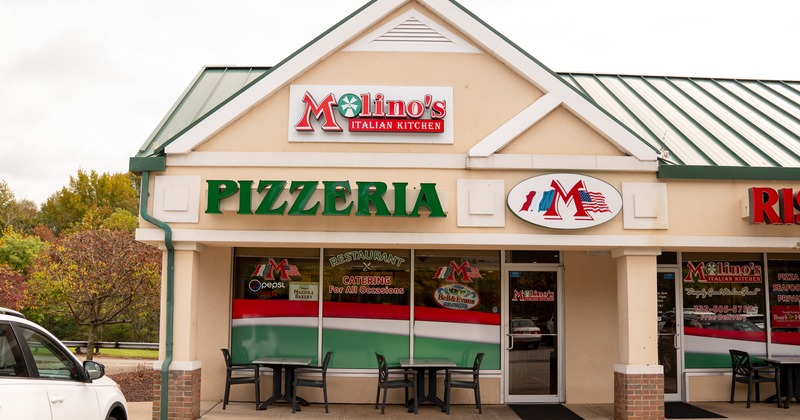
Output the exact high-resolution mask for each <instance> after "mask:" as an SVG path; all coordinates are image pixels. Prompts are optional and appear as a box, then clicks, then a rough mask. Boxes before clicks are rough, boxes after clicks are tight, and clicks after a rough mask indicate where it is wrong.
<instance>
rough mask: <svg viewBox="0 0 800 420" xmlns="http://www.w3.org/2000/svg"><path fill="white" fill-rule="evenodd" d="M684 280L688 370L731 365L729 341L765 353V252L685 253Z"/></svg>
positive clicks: (755, 352) (746, 349) (684, 327)
mask: <svg viewBox="0 0 800 420" xmlns="http://www.w3.org/2000/svg"><path fill="white" fill-rule="evenodd" d="M682 278H683V330H684V343H685V360H686V367H687V368H715V367H730V355H729V353H728V350H729V349H730V348H731V344H730V343H731V341H730V340H736V341H737V348H738V349H739V350H744V351H747V352H749V353H750V354H752V355H754V356H757V355H765V354H766V333H765V332H764V330H763V326H759V325H758V324H757V322H753V321H754V320H756V321H757V320H758V319H759V317H760V319H762V320H763V318H764V313H765V310H764V305H765V302H766V295H765V290H764V264H763V261H762V258H761V254H690V253H687V254H683V276H682Z"/></svg>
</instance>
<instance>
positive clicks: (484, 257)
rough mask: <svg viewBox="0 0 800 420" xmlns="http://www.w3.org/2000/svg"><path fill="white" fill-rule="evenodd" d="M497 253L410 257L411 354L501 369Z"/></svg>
mask: <svg viewBox="0 0 800 420" xmlns="http://www.w3.org/2000/svg"><path fill="white" fill-rule="evenodd" d="M501 277H502V273H501V271H500V252H498V251H449V250H417V251H415V253H414V355H415V356H417V357H448V358H450V359H453V360H455V361H456V362H457V363H458V364H459V365H460V366H471V363H472V361H473V360H474V358H475V354H476V353H478V352H483V353H485V356H484V359H483V365H482V366H484V367H485V368H486V369H499V368H500V347H499V346H500V305H501V293H500V284H501V283H500V281H501Z"/></svg>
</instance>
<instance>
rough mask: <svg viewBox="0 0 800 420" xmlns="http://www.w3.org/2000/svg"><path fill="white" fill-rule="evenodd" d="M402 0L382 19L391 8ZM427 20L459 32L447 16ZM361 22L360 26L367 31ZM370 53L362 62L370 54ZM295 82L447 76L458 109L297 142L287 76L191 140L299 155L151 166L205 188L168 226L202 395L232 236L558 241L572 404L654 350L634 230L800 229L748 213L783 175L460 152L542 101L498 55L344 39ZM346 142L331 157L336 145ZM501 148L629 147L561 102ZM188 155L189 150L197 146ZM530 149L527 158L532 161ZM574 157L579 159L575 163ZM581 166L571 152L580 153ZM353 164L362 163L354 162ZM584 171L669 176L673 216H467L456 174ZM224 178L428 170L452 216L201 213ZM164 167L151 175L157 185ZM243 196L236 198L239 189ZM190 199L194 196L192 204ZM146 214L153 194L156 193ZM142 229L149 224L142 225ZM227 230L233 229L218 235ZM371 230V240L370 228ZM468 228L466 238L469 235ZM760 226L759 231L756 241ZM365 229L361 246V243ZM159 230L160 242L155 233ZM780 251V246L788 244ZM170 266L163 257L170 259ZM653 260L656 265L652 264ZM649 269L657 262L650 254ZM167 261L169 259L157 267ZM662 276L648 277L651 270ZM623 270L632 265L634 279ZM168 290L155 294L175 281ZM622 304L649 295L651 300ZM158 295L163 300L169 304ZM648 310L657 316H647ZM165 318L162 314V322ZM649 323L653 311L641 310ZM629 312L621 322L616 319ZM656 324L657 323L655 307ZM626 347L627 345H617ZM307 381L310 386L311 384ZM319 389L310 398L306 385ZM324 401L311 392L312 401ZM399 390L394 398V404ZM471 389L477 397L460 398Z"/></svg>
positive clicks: (346, 394) (370, 385)
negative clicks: (573, 223)
mask: <svg viewBox="0 0 800 420" xmlns="http://www.w3.org/2000/svg"><path fill="white" fill-rule="evenodd" d="M405 10H407V7H406V8H403V9H402V10H399V11H397V12H395V13H394V14H392V16H389V17H387V18H386V19H385V20H384V22H386V21H388V20H390V19H392V18H393V17H395V16H398V15H399V14H400V13H402V12H403V11H405ZM432 18H433V19H434V20H436V21H437V22H439V23H440V24H442V25H444V26H445V27H447V28H449V29H450V30H453V28H452V27H450V26H448V25H447V24H446V23H445V22H443V21H442V20H441V19H438V18H436V17H432ZM366 31H367V29H365V32H366ZM365 63H368V64H369V65H365ZM291 83H292V84H307V85H375V86H451V87H452V88H453V102H454V103H452V104H450V106H451V107H452V108H450V109H451V110H452V112H453V115H454V124H455V126H454V127H451V128H450V129H451V130H453V132H454V143H453V144H450V145H442V144H397V143H392V144H376V143H369V144H353V143H346V144H342V143H334V142H331V143H290V142H288V141H287V137H288V135H289V129H290V128H289V127H290V121H289V120H288V119H289V116H288V115H289V112H288V106H289V87H288V86H283V87H282V88H280V89H278V90H277V91H276V92H274V93H273V94H272V95H271V96H269V97H267V98H266V99H265V100H264V101H263V102H261V103H259V104H256V105H255V106H254V107H253V108H252V109H251V110H250V111H249V112H248V113H247V114H245V115H243V116H242V117H241V118H239V119H237V120H236V121H234V122H233V123H231V124H230V125H228V126H226V127H224V128H222V130H221V131H219V132H218V133H217V134H215V135H214V136H213V137H211V138H210V139H209V140H208V141H206V142H204V143H202V144H201V145H199V146H198V147H197V148H196V149H195V151H197V152H204V153H209V154H211V155H212V156H214V157H215V158H216V159H223V160H224V159H225V154H228V153H235V152H242V153H244V154H248V153H261V152H263V153H274V152H291V153H296V155H293V156H294V157H293V158H294V159H296V160H295V161H292V162H288V163H291V164H287V165H286V166H281V165H263V166H258V165H251V166H239V165H238V164H237V163H236V162H231V161H228V160H226V161H225V163H222V164H220V163H218V162H214V164H213V165H205V164H196V165H192V164H185V163H182V164H181V165H177V164H174V162H176V161H179V160H180V159H182V158H186V157H185V156H177V157H176V156H168V158H167V164H168V168H167V170H166V171H165V172H164V173H158V174H155V175H156V176H180V175H193V176H198V177H199V179H200V184H201V191H202V192H201V194H200V197H199V200H200V214H199V216H198V217H199V221H198V223H170V224H171V226H172V228H173V229H175V230H176V231H177V232H178V234H177V237H178V245H179V248H178V251H176V262H175V273H176V289H175V294H176V297H175V332H174V334H175V335H174V341H175V343H176V344H175V360H176V361H180V362H199V364H200V365H201V367H202V391H201V392H202V396H201V397H202V399H204V400H214V399H220V398H221V397H222V394H223V389H224V376H225V369H224V363H223V360H222V356H221V354H220V351H219V349H220V348H222V347H226V346H228V344H229V336H228V335H229V333H230V316H231V315H230V305H231V298H230V296H231V291H230V287H231V267H232V260H231V255H232V251H231V250H232V248H231V247H232V246H262V247H293V246H302V247H312V248H319V247H331V246H358V245H364V246H368V245H370V244H373V243H376V241H380V242H381V244H382V245H381V246H383V247H386V245H387V244H389V245H390V246H392V247H400V248H410V247H415V246H416V245H417V242H414V241H419V243H422V242H424V245H423V247H426V248H431V247H438V248H445V249H458V248H470V247H475V248H487V249H504V250H509V249H539V250H542V249H548V250H549V249H556V250H562V251H564V254H563V266H564V276H563V281H564V320H563V322H564V325H565V337H564V346H565V348H564V352H565V372H564V376H565V386H566V389H565V396H566V399H567V402H568V403H609V402H612V401H613V390H614V373H613V369H614V365H615V364H618V363H632V364H646V363H649V361H651V360H652V358H653V357H652V348H651V347H650V346H651V345H652V344H653V338H652V336H650V335H647V334H639V333H638V331H640V330H641V329H642V328H643V327H642V325H643V324H641V323H639V324H637V323H632V322H630V323H620V322H619V320H620V319H619V316H620V311H619V308H620V307H621V305H625V307H626V308H627V313H626V314H625V315H626V316H631V314H632V313H633V316H635V314H636V313H637V311H640V312H642V313H643V315H642V316H643V317H647V316H650V313H651V312H652V311H653V307H652V305H654V302H655V295H654V293H652V288H650V287H643V288H637V287H635V284H636V282H638V281H642V282H648V281H653V280H655V278H652V279H649V278H643V279H639V278H638V277H637V278H633V277H630V276H628V273H623V275H622V276H620V274H619V273H618V263H619V261H618V259H616V258H614V257H613V256H612V254H613V252H614V251H615V250H617V248H619V247H620V246H621V245H620V243H621V242H623V241H624V242H625V243H626V244H627V245H625V246H628V247H631V248H648V249H656V250H662V251H691V250H705V251H734V252H735V251H737V250H748V251H753V250H759V249H768V248H769V247H770V246H774V245H772V244H773V243H775V241H774V240H773V241H770V239H773V238H793V239H796V238H797V237H798V236H800V227H797V226H788V227H787V226H767V225H760V226H754V225H750V224H749V223H748V222H747V220H746V219H743V218H742V217H741V203H740V199H744V198H746V194H747V189H748V188H749V187H752V186H767V187H773V188H782V187H785V186H786V185H785V184H786V183H783V182H760V181H759V182H749V181H698V180H686V181H683V180H664V179H658V178H657V177H656V174H655V172H653V171H652V170H636V169H632V168H631V167H626V166H625V165H621V167H620V168H619V170H612V169H602V170H595V169H592V168H588V169H587V168H581V167H579V166H569V161H568V160H567V161H565V162H566V163H565V164H564V166H563V167H558V168H538V167H533V166H531V167H529V168H525V169H520V168H518V169H510V168H503V167H498V168H494V169H473V168H468V167H467V166H466V161H467V158H466V153H467V151H469V150H470V148H472V147H473V146H475V145H476V144H478V143H479V142H480V141H481V140H483V139H484V138H486V136H488V135H489V134H491V133H493V132H494V131H495V130H496V129H498V127H501V126H503V124H505V123H506V122H508V121H509V120H510V119H511V118H512V117H514V116H515V115H517V114H518V113H520V112H521V111H522V110H523V109H525V108H526V107H528V106H529V105H531V104H532V103H534V102H535V101H536V100H537V99H538V98H540V97H541V96H542V95H543V92H542V91H541V90H540V89H539V88H537V87H536V86H534V85H533V84H531V83H530V82H529V81H527V80H526V79H525V78H523V77H520V76H519V75H518V74H516V73H514V72H513V71H511V69H510V68H509V67H508V66H506V65H505V64H503V63H501V62H500V61H498V60H497V59H496V58H495V57H494V56H493V55H492V54H490V53H486V52H484V53H481V54H447V53H408V52H350V51H336V52H334V53H333V54H331V55H330V56H327V57H325V59H324V60H323V61H322V62H320V63H319V64H318V65H316V66H314V67H312V68H310V69H308V70H307V71H305V72H303V73H302V74H300V75H299V76H298V77H297V79H295V80H293V81H291ZM302 153H330V155H329V156H330V158H331V159H332V160H333V159H336V157H337V156H342V155H347V154H352V153H369V154H371V157H370V159H371V160H372V162H370V163H373V162H378V163H381V164H385V167H379V168H374V167H366V165H365V166H364V167H346V168H334V167H303V162H302V160H303V158H304V155H302ZM382 153H408V154H418V155H419V156H420V159H423V158H424V159H426V161H428V160H433V159H432V158H431V156H432V155H435V154H447V155H453V156H456V157H460V158H463V159H464V162H465V165H464V167H460V168H452V167H450V168H445V167H439V166H436V165H435V164H432V163H428V164H427V165H428V166H429V167H424V166H425V165H422V166H423V167H421V168H403V167H398V166H397V165H395V164H394V163H393V162H392V161H391V158H386V157H385V156H383V155H381V154H382ZM337 154H338V155H337ZM498 154H500V155H504V156H513V155H519V156H521V157H522V158H525V157H528V158H529V157H530V155H536V156H540V157H541V156H545V157H546V156H563V155H575V156H579V157H582V158H586V157H588V158H589V160H591V158H593V157H597V158H598V160H600V158H603V157H615V158H618V157H621V156H623V155H625V154H624V153H623V152H622V151H621V150H620V149H618V148H617V147H615V146H613V145H612V144H611V143H609V142H607V141H606V139H604V138H603V136H602V135H600V134H599V133H598V132H597V131H595V129H593V128H592V127H590V126H589V125H587V124H586V123H584V122H583V121H582V120H581V119H580V118H579V117H578V116H576V115H574V114H573V113H572V112H571V111H569V110H568V109H567V108H566V107H564V106H561V107H558V108H557V109H555V110H554V111H553V112H551V113H549V114H548V115H547V116H545V117H544V118H543V119H542V120H541V121H539V122H538V123H537V124H535V125H534V126H533V127H531V128H530V129H528V130H526V131H524V132H523V133H522V134H521V135H520V136H518V137H517V138H516V139H515V140H514V141H512V142H511V143H510V144H508V145H507V146H505V147H503V148H502V149H501V150H500V151H499V152H498ZM191 157H192V153H189V155H188V158H191ZM529 160H530V159H529ZM581 162H584V160H582V161H581ZM576 165H577V164H576ZM356 166H357V165H356ZM554 172H569V173H581V174H586V175H588V176H592V177H595V178H599V179H601V180H603V181H605V182H607V183H609V184H610V185H612V186H613V187H614V188H616V189H617V190H619V191H622V190H623V189H624V188H623V187H624V184H625V183H652V184H666V186H667V188H666V190H667V196H666V197H665V198H666V200H667V201H666V202H663V203H658V205H659V206H663V207H666V209H667V211H666V213H667V214H668V223H667V225H666V226H665V228H664V229H630V228H626V226H625V224H624V218H623V214H624V213H625V212H630V211H633V207H632V206H631V203H626V204H625V205H624V206H623V210H622V211H623V214H620V215H617V217H615V218H614V219H612V220H611V221H609V222H607V223H605V224H602V225H599V226H595V227H591V228H588V229H581V230H553V229H546V228H542V227H538V226H534V225H532V224H529V223H527V222H525V221H523V220H521V219H519V218H517V217H515V216H514V215H513V213H512V212H511V211H508V209H506V208H505V206H503V208H504V209H505V213H504V215H505V223H504V224H503V225H502V226H498V227H458V226H457V223H456V220H457V209H458V202H457V192H458V191H457V181H458V180H459V179H486V180H501V181H503V183H504V190H503V194H502V196H503V199H505V197H506V195H507V194H508V191H509V190H510V189H511V188H512V187H513V186H514V185H516V184H517V183H519V182H520V181H522V180H524V179H527V178H530V177H533V176H537V175H542V174H547V173H554ZM214 179H225V180H254V181H258V180H262V179H263V180H286V181H289V182H291V181H293V180H295V181H323V180H339V181H345V180H347V181H350V183H351V187H352V188H355V183H356V181H380V182H385V183H387V184H391V183H392V182H408V183H409V188H414V187H417V186H418V185H419V184H420V183H428V182H435V183H436V185H437V191H440V192H441V193H442V195H441V196H440V197H441V198H442V199H443V200H446V204H447V208H448V215H447V217H446V218H428V217H426V216H423V217H420V218H402V217H400V218H398V217H391V218H385V217H375V216H371V217H358V216H354V215H351V216H321V215H317V216H313V217H296V216H285V215H284V216H263V215H237V214H235V212H230V211H229V212H226V213H225V214H222V215H217V214H213V215H211V214H206V213H205V212H204V210H205V208H206V203H205V201H204V197H205V189H206V181H208V180H214ZM154 183H155V179H153V180H151V184H150V186H149V188H150V190H151V191H152V189H153V186H154ZM234 200H235V198H234ZM194 204H196V203H194ZM148 208H149V210H150V211H151V212H152V211H153V200H152V198H151V201H150V202H149V203H148ZM141 226H142V228H143V229H144V230H148V229H155V228H154V227H153V226H151V225H150V224H148V223H146V222H143V221H142V223H141ZM223 232H227V233H230V232H233V234H232V235H231V236H229V237H228V238H229V239H228V240H226V241H216V239H215V236H217V235H218V234H220V233H223ZM264 232H298V233H306V234H308V235H306V236H304V238H310V239H305V242H300V239H298V238H295V237H291V236H284V237H282V238H284V239H279V240H273V239H266V240H254V239H252V238H253V237H254V236H250V235H247V234H248V233H264ZM340 233H352V234H354V235H358V238H363V239H358V240H353V239H352V238H351V239H348V240H347V241H346V242H344V241H343V242H339V241H340V239H339V235H337V234H340ZM370 233H374V234H376V235H374V236H367V235H366V234H370ZM394 233H410V234H413V235H412V239H410V240H408V241H407V242H403V243H399V242H393V241H395V236H393V235H392V234H394ZM475 234H477V235H479V236H477V239H475V238H476V236H469V237H470V238H472V239H471V240H468V241H467V240H463V239H462V236H463V235H475ZM751 238H755V239H753V240H752V241H751V240H750V239H751ZM359 241H362V242H359ZM151 242H157V240H151ZM588 250H594V251H607V253H606V254H605V255H591V256H590V255H588V254H587V251H588ZM783 251H787V250H786V249H784V250H783ZM649 261H651V262H649V263H648V262H643V263H638V262H637V263H632V264H631V265H630V266H626V267H628V268H625V269H626V270H627V269H630V270H631V273H630V275H631V276H632V275H637V276H640V275H641V273H642V272H645V273H646V272H647V270H648V267H650V266H653V265H652V258H650V259H649ZM165 264H166V262H165ZM648 264H649V265H648ZM653 268H654V266H653ZM164 272H165V273H166V270H164ZM653 274H655V273H653ZM626 276H628V277H626ZM620 279H623V280H624V282H625V283H626V284H629V285H630V284H632V285H634V287H630V288H629V289H628V291H629V292H630V294H629V295H627V296H618V287H619V282H620ZM164 290H165V289H164V288H163V287H162V300H163V299H165V295H166V293H163V291H164ZM629 302H650V303H651V304H650V305H645V306H644V307H641V306H638V305H635V304H633V303H629ZM163 307H165V306H164V305H163V303H162V308H163ZM652 315H653V318H655V317H654V313H653V314H652ZM163 318H164V314H163V313H162V319H163ZM644 322H649V321H644ZM623 324H625V325H623ZM653 324H654V325H653V330H652V333H653V334H654V333H655V320H654V319H653ZM161 331H162V337H161V343H162V354H161V357H162V359H163V357H164V351H163V348H164V344H163V343H164V342H165V339H164V334H165V325H164V324H163V321H162V330H161ZM621 347H624V348H623V349H621ZM689 385H690V386H689V390H690V392H691V398H692V399H696V400H703V399H710V400H719V399H724V398H723V397H724V390H725V389H728V388H727V387H728V386H729V385H728V383H727V382H725V380H724V378H706V377H702V378H701V377H697V378H691V379H690V382H689ZM270 386H271V381H270V380H269V378H268V377H265V379H264V381H263V388H262V389H263V391H262V396H266V395H268V394H269V392H270ZM374 387H375V379H374V377H371V376H369V375H365V374H353V373H346V374H343V375H339V374H337V373H336V372H334V373H333V374H332V376H331V387H330V388H329V391H330V392H331V394H330V399H331V400H332V401H347V402H355V403H368V402H371V396H372V395H374V391H375V388H374ZM240 388H243V387H234V390H233V395H234V399H236V398H243V399H246V398H249V391H248V390H245V389H241V390H240ZM482 390H483V399H484V402H486V403H495V402H500V401H501V395H502V381H501V379H500V378H497V377H488V378H487V379H486V380H484V381H483V382H482ZM312 392H313V391H312ZM312 395H313V394H312ZM314 398H315V397H312V399H314ZM398 398H399V397H396V398H395V400H396V401H398V400H399V399H398ZM457 398H465V400H464V401H470V398H469V397H465V396H464V395H463V394H462V396H461V397H457Z"/></svg>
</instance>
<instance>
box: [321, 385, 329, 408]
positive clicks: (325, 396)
mask: <svg viewBox="0 0 800 420" xmlns="http://www.w3.org/2000/svg"><path fill="white" fill-rule="evenodd" d="M322 398H323V401H325V412H326V413H327V412H328V387H327V386H325V385H324V384H323V385H322Z"/></svg>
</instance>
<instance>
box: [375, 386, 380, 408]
mask: <svg viewBox="0 0 800 420" xmlns="http://www.w3.org/2000/svg"><path fill="white" fill-rule="evenodd" d="M380 401H381V385H380V384H378V392H376V393H375V409H376V410H377V409H378V404H379V403H380Z"/></svg>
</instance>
